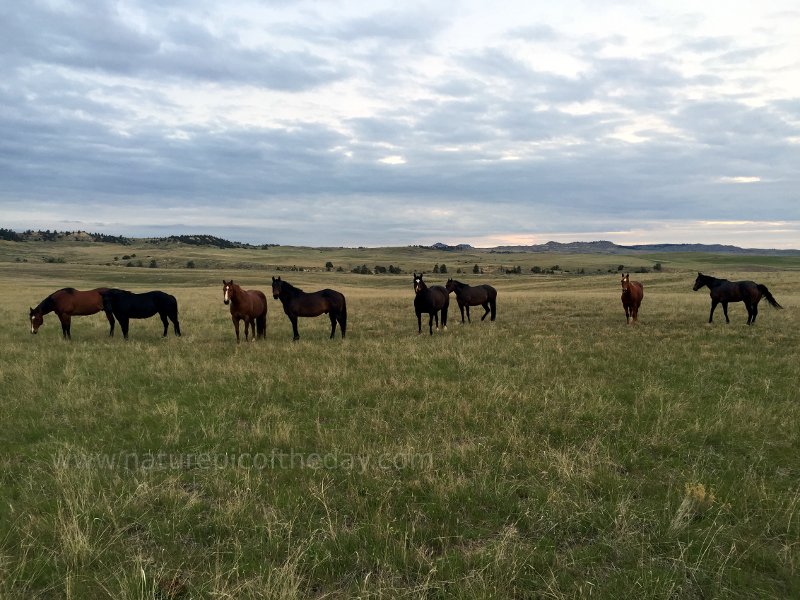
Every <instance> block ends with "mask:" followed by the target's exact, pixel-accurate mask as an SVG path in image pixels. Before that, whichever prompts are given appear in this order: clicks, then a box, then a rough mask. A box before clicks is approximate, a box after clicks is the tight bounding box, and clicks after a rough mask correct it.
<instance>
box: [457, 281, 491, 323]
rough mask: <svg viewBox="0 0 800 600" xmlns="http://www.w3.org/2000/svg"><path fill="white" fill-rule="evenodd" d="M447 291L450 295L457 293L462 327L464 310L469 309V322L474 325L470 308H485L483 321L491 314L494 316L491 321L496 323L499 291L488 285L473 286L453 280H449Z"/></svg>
mask: <svg viewBox="0 0 800 600" xmlns="http://www.w3.org/2000/svg"><path fill="white" fill-rule="evenodd" d="M445 289H446V290H447V293H448V294H449V293H450V292H455V293H456V302H458V309H459V310H460V311H461V324H462V325H463V324H464V308H466V309H467V321H469V322H470V323H472V319H470V318H469V307H470V306H483V310H484V311H486V312H484V313H483V316H482V317H481V321H483V320H484V319H485V318H486V315H488V314H489V313H490V312H491V314H492V317H491V319H490V320H492V321H494V319H495V317H496V316H497V290H496V289H494V288H493V287H492V286H490V285H486V284H483V285H476V286H471V285H467V284H466V283H461V282H460V281H455V280H454V279H452V278H451V279H448V280H447V285H445Z"/></svg>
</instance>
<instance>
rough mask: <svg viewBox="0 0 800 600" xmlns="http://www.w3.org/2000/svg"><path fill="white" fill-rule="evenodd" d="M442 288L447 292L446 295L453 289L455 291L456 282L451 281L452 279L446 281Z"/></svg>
mask: <svg viewBox="0 0 800 600" xmlns="http://www.w3.org/2000/svg"><path fill="white" fill-rule="evenodd" d="M444 288H445V289H446V290H447V293H448V294H449V293H450V292H452V291H453V290H454V289H456V282H455V281H453V278H452V277H451V278H450V279H448V280H447V283H446V284H445V285H444Z"/></svg>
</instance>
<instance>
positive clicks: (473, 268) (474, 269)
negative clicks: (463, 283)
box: [472, 264, 481, 275]
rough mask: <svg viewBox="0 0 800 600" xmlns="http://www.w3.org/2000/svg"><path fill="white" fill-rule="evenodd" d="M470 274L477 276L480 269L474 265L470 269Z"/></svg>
mask: <svg viewBox="0 0 800 600" xmlns="http://www.w3.org/2000/svg"><path fill="white" fill-rule="evenodd" d="M472 272H473V273H475V274H476V275H477V274H478V273H480V272H481V268H480V267H479V266H478V265H477V264H476V265H475V266H474V267H472Z"/></svg>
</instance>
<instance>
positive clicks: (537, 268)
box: [531, 267, 542, 274]
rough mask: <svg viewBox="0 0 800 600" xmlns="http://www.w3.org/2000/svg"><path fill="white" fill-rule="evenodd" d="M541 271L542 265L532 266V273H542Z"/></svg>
mask: <svg viewBox="0 0 800 600" xmlns="http://www.w3.org/2000/svg"><path fill="white" fill-rule="evenodd" d="M541 272H542V267H531V273H536V274H538V273H541Z"/></svg>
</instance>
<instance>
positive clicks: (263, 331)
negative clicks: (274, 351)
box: [256, 311, 267, 338]
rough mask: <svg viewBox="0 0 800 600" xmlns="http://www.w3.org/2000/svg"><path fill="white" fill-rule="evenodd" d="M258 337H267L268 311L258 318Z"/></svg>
mask: <svg viewBox="0 0 800 600" xmlns="http://www.w3.org/2000/svg"><path fill="white" fill-rule="evenodd" d="M256 337H259V338H265V337H267V311H264V312H263V313H262V314H260V315H258V316H257V317H256Z"/></svg>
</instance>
